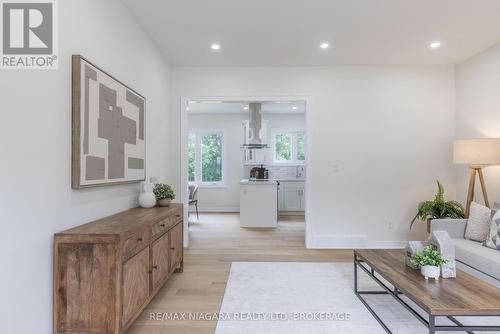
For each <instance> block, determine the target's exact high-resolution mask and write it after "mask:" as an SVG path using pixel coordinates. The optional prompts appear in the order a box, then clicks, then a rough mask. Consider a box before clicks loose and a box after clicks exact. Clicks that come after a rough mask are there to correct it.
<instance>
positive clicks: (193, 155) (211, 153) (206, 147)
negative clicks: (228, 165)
mask: <svg viewBox="0 0 500 334" xmlns="http://www.w3.org/2000/svg"><path fill="white" fill-rule="evenodd" d="M223 155H224V136H223V133H222V132H218V131H210V130H196V131H193V132H191V133H190V134H189V137H188V180H189V182H197V183H199V184H201V185H204V184H205V185H220V184H222V183H223V181H224V175H223V173H224V172H223V170H224V168H223V162H224V156H223Z"/></svg>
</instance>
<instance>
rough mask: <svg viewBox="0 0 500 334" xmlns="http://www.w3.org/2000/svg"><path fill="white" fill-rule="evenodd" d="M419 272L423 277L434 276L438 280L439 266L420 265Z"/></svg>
mask: <svg viewBox="0 0 500 334" xmlns="http://www.w3.org/2000/svg"><path fill="white" fill-rule="evenodd" d="M420 272H421V273H422V276H424V277H425V279H429V278H434V279H436V280H438V279H439V276H440V274H441V268H439V267H438V266H422V267H421V268H420Z"/></svg>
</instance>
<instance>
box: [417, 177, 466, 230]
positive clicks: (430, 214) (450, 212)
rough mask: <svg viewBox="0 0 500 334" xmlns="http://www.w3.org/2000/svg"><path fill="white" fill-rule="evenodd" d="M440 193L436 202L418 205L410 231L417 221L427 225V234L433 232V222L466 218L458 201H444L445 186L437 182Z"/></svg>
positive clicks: (435, 199)
mask: <svg viewBox="0 0 500 334" xmlns="http://www.w3.org/2000/svg"><path fill="white" fill-rule="evenodd" d="M437 185H438V191H437V194H436V196H434V200H432V201H424V202H421V203H420V204H419V205H418V210H417V214H416V215H415V217H414V218H413V220H412V221H411V224H410V229H411V228H412V226H413V223H415V221H416V220H417V219H418V220H421V221H425V222H426V223H427V233H430V232H431V220H432V219H442V218H455V219H461V218H464V217H465V212H464V207H463V206H462V204H460V203H458V202H457V201H445V200H444V188H443V185H442V184H441V183H440V182H439V181H437Z"/></svg>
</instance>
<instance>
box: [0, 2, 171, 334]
mask: <svg viewBox="0 0 500 334" xmlns="http://www.w3.org/2000/svg"><path fill="white" fill-rule="evenodd" d="M58 4H59V38H60V39H59V46H60V50H59V59H60V60H59V69H58V70H54V71H45V70H39V71H0V91H1V92H2V93H1V99H0V110H1V111H2V120H1V124H2V130H1V131H0V153H1V158H0V159H1V161H2V164H1V167H0V169H1V173H0V175H1V176H0V184H1V186H2V190H1V192H0V221H1V225H2V228H3V238H2V244H1V246H0V247H1V251H0V254H1V257H2V259H1V264H2V275H0V285H1V286H2V302H1V303H0V305H1V307H2V310H1V311H0V314H2V317H1V318H2V324H1V332H2V333H23V334H24V333H51V332H52V241H53V234H54V233H55V232H58V231H61V230H64V229H66V228H69V227H72V226H75V225H79V224H82V223H85V222H88V221H90V220H93V219H95V218H99V217H103V216H106V215H110V214H112V213H115V212H118V211H121V210H125V209H128V208H130V207H132V206H135V205H136V198H137V195H138V191H139V186H138V185H129V186H110V187H102V188H92V189H86V190H78V191H76V190H75V191H74V190H71V183H70V180H71V168H70V165H71V55H72V54H81V55H83V56H85V57H87V58H88V59H89V60H90V61H92V62H94V63H95V64H97V65H98V66H100V67H102V68H103V69H105V70H107V71H109V73H111V74H113V75H114V76H116V77H117V78H118V79H120V80H122V81H123V82H125V83H127V84H128V85H130V86H131V87H132V88H134V89H136V90H137V91H139V92H140V93H142V94H143V95H144V96H146V98H147V114H146V115H147V116H146V117H147V118H146V121H147V137H146V139H147V146H148V147H147V158H148V161H147V168H148V176H152V175H155V176H159V177H160V178H161V179H164V180H166V181H167V182H169V181H171V180H169V179H168V176H169V175H170V170H169V167H170V165H171V164H172V160H171V159H169V151H168V150H169V133H168V130H169V129H168V124H169V116H168V110H169V107H170V102H169V96H168V91H169V89H170V81H169V74H170V68H169V64H168V63H167V61H166V58H165V57H164V55H163V54H162V53H161V52H160V51H158V49H157V48H156V46H155V45H154V44H153V43H152V42H151V41H150V39H149V37H148V36H147V35H146V34H145V33H144V32H143V31H142V30H141V28H140V27H139V26H138V25H137V23H136V21H135V19H134V18H133V17H132V16H131V15H130V14H129V13H128V10H127V9H126V8H125V7H124V6H123V5H122V3H121V2H120V1H117V0H107V1H102V0H85V1H77V0H64V1H58Z"/></svg>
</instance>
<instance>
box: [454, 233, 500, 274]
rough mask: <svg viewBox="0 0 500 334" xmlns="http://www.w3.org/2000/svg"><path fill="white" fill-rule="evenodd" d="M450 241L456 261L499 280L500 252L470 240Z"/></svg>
mask: <svg viewBox="0 0 500 334" xmlns="http://www.w3.org/2000/svg"><path fill="white" fill-rule="evenodd" d="M452 240H453V243H454V244H455V258H456V259H457V260H458V261H460V262H462V263H464V264H466V265H468V266H469V267H472V268H474V269H476V270H479V271H482V272H483V273H485V274H487V275H490V276H492V277H494V278H496V279H497V280H500V251H498V250H495V249H491V248H488V247H484V246H483V245H482V244H481V243H480V242H475V241H472V240H466V239H452Z"/></svg>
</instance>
